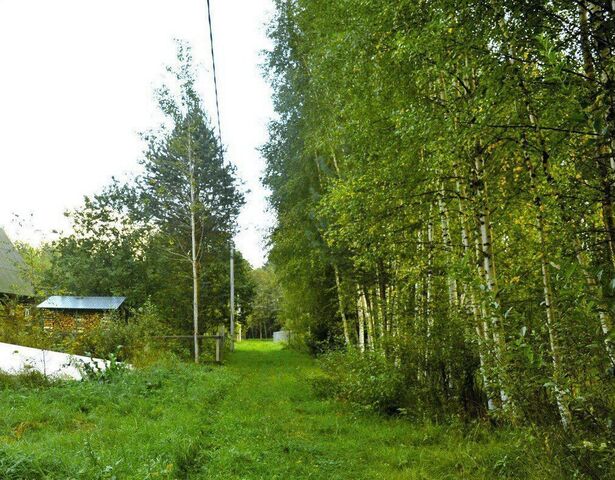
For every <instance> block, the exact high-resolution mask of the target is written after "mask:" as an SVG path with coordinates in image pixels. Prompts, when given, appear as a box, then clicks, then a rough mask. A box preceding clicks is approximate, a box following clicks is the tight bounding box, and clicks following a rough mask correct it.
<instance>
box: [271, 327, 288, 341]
mask: <svg viewBox="0 0 615 480" xmlns="http://www.w3.org/2000/svg"><path fill="white" fill-rule="evenodd" d="M273 341H274V342H275V343H288V342H290V331H289V330H280V331H279V332H273Z"/></svg>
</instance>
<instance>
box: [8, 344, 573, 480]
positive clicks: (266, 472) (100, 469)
mask: <svg viewBox="0 0 615 480" xmlns="http://www.w3.org/2000/svg"><path fill="white" fill-rule="evenodd" d="M317 373H318V372H317V367H316V364H315V362H313V361H312V360H311V359H309V358H308V357H306V356H304V355H302V354H299V353H296V352H293V351H290V350H287V349H283V348H282V347H280V346H279V345H276V344H273V343H269V342H243V343H241V344H239V345H238V348H237V352H236V353H235V354H233V355H232V356H231V357H230V359H229V361H228V362H227V365H226V366H224V367H204V366H201V367H196V366H193V365H188V364H166V365H158V366H155V367H152V368H148V369H144V370H139V371H135V372H130V373H128V374H125V375H123V376H121V377H120V378H118V379H115V380H114V381H112V382H110V383H95V382H84V383H69V384H65V383H62V384H53V385H42V386H40V387H36V386H33V384H32V382H29V383H27V384H26V385H23V386H20V385H19V384H18V383H16V382H9V385H8V386H6V387H5V388H4V389H3V390H1V391H0V478H2V479H39V478H40V479H46V478H49V479H65V478H67V479H68V478H75V479H112V478H116V479H149V478H152V479H153V478H157V479H183V478H191V479H192V478H194V479H227V480H230V479H323V480H325V479H326V480H334V479H352V480H354V479H387V480H394V479H417V480H418V479H472V480H474V479H494V478H519V479H538V478H541V479H546V478H564V477H561V476H552V475H551V476H550V474H549V473H548V472H546V471H543V470H542V469H541V468H540V464H539V463H534V462H533V461H532V458H533V457H532V456H528V452H529V451H530V448H528V444H527V443H526V442H527V439H528V437H527V435H526V434H523V433H522V432H519V431H505V430H490V429H489V428H487V427H485V426H480V427H470V428H463V427H461V426H437V425H416V424H413V423H410V422H408V421H406V420H404V419H385V418H382V417H377V416H374V415H370V414H366V413H357V414H354V413H353V409H352V408H351V406H349V405H344V404H340V403H338V402H334V401H329V400H323V399H320V398H317V397H316V396H315V395H314V393H313V391H312V389H311V387H310V382H309V379H310V378H311V377H313V376H315V375H317Z"/></svg>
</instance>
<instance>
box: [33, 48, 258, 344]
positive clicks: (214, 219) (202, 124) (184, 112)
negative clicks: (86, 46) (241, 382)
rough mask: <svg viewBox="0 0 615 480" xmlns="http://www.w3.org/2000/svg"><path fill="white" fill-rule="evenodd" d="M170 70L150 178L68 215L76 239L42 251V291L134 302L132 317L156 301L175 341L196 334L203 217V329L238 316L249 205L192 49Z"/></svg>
mask: <svg viewBox="0 0 615 480" xmlns="http://www.w3.org/2000/svg"><path fill="white" fill-rule="evenodd" d="M168 71H169V74H170V76H171V82H170V84H169V85H165V86H163V87H161V88H160V89H158V90H157V101H158V105H159V108H160V110H161V112H162V113H163V114H164V116H165V118H166V122H165V123H164V125H163V126H162V127H161V128H160V129H159V130H152V131H149V132H146V133H145V134H143V139H144V141H145V142H146V149H145V151H144V153H143V158H142V160H141V165H142V173H141V174H140V175H138V176H136V177H135V178H132V179H130V180H129V181H127V182H126V183H121V182H119V181H117V180H114V181H113V182H112V183H111V184H110V185H108V186H107V187H106V188H105V189H103V191H102V192H100V193H99V194H97V195H94V196H92V197H86V198H85V200H84V204H83V206H82V207H80V208H78V209H76V210H74V211H71V212H68V213H67V215H68V217H69V218H70V220H71V222H72V229H71V233H69V234H67V235H64V236H62V237H61V238H60V239H59V240H57V241H55V242H53V243H52V244H50V245H45V246H43V247H42V249H41V250H40V256H43V255H44V257H45V258H46V259H48V260H47V261H48V264H49V265H47V268H44V269H43V271H42V272H41V273H40V274H39V276H40V277H41V284H42V286H41V288H40V290H42V292H49V293H54V294H71V295H120V296H126V297H127V301H126V304H127V305H128V306H129V307H132V308H140V307H141V306H143V305H145V304H146V303H147V302H150V303H152V304H153V305H155V307H156V308H157V310H158V311H159V312H160V315H161V317H162V318H164V321H165V323H167V325H168V327H169V328H170V329H172V330H173V332H174V333H175V334H182V333H188V332H190V331H191V325H192V322H191V320H190V319H191V318H192V295H191V294H190V292H191V291H192V288H193V285H192V258H191V255H190V252H191V247H192V235H191V227H190V225H191V220H190V219H191V216H192V215H194V217H195V248H196V252H195V253H196V259H195V261H196V264H197V265H196V267H197V268H196V269H197V277H198V278H197V285H198V290H199V296H198V299H199V314H200V317H201V319H202V321H201V322H200V328H201V331H202V332H206V331H211V330H212V329H214V328H215V327H216V326H217V325H218V324H219V323H221V322H222V321H224V320H225V319H227V318H228V317H229V312H228V308H229V306H228V272H229V267H228V255H229V244H230V241H231V239H232V236H233V233H234V231H235V228H236V219H237V215H238V214H239V211H240V209H241V207H242V205H243V204H244V196H243V193H242V191H241V186H240V184H239V181H238V180H237V176H236V171H235V168H234V167H233V166H232V165H231V164H229V163H228V162H224V159H223V155H222V152H223V147H222V145H221V144H220V143H219V140H218V138H217V136H216V134H215V132H214V131H213V129H212V127H211V126H210V122H209V118H208V117H207V114H206V112H205V110H204V107H203V105H202V101H201V98H200V96H199V94H198V92H197V90H196V88H195V86H194V83H195V81H196V71H195V68H194V66H193V65H192V57H191V52H190V48H189V47H188V46H186V45H184V44H182V43H180V44H179V45H178V65H177V66H174V67H172V68H171V67H170V68H169V69H168ZM191 190H193V193H194V198H191V195H190V191H191ZM30 257H32V258H35V256H30ZM40 263H41V262H37V265H38V264H40ZM235 263H236V292H237V298H236V304H237V307H238V312H240V314H239V316H238V317H239V318H238V320H240V321H241V320H243V319H244V316H245V315H247V314H248V313H249V312H250V302H251V297H252V295H253V292H252V283H251V280H250V278H249V272H250V270H251V267H250V265H249V263H248V262H247V261H246V260H245V259H244V258H243V257H242V256H241V254H240V253H239V252H237V253H236V256H235ZM33 268H34V265H33ZM112 334H113V332H112Z"/></svg>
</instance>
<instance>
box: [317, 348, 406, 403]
mask: <svg viewBox="0 0 615 480" xmlns="http://www.w3.org/2000/svg"><path fill="white" fill-rule="evenodd" d="M321 365H322V368H323V370H324V372H325V374H326V376H325V377H318V378H316V379H314V380H313V386H314V388H315V390H316V392H317V394H319V395H321V396H325V395H329V396H334V397H336V398H339V399H342V400H346V401H349V402H351V403H353V404H355V405H357V406H360V407H362V408H365V409H368V410H373V411H377V412H381V413H389V414H393V413H400V412H401V411H402V410H401V409H402V407H403V406H404V396H405V392H404V390H405V388H404V379H403V375H402V374H401V373H400V372H399V370H398V369H397V368H395V366H394V365H393V364H392V363H391V362H389V361H388V360H387V359H386V358H385V357H384V355H382V354H380V353H375V352H365V353H363V354H360V353H359V352H358V351H356V350H349V351H347V352H342V351H335V352H331V353H328V354H326V355H324V356H322V357H321Z"/></svg>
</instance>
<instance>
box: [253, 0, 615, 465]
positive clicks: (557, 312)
mask: <svg viewBox="0 0 615 480" xmlns="http://www.w3.org/2000/svg"><path fill="white" fill-rule="evenodd" d="M276 7H277V10H276V15H275V18H274V20H273V21H272V23H271V25H270V30H269V33H270V37H271V39H272V41H273V48H272V50H271V51H270V52H269V55H268V57H267V64H266V71H267V75H268V78H269V79H270V82H271V84H272V86H273V89H274V92H275V107H276V111H277V118H276V120H275V121H273V122H272V123H271V124H270V140H269V142H268V143H267V145H265V146H264V148H263V152H264V155H265V157H266V159H267V171H266V174H265V179H264V180H265V183H266V185H267V186H268V187H269V188H270V189H271V191H272V197H271V205H272V208H273V209H274V211H275V212H276V214H277V220H278V225H277V227H276V228H275V230H274V232H273V234H272V238H271V243H272V251H271V261H272V263H273V264H274V266H275V270H276V274H277V275H278V277H279V280H280V283H281V285H282V286H283V295H282V298H281V306H280V308H281V315H282V317H283V318H284V319H285V320H286V321H287V323H288V324H289V325H290V326H291V328H292V329H293V330H295V331H296V332H298V333H301V334H302V336H303V338H304V339H305V341H306V343H307V344H308V345H309V346H310V347H311V348H312V350H314V351H319V352H322V351H328V350H331V349H333V350H340V349H342V350H347V351H348V352H349V353H347V354H344V355H339V356H337V357H336V361H335V362H333V363H334V364H333V365H331V371H332V372H334V373H335V375H337V376H338V377H339V379H341V380H339V381H340V382H342V383H343V385H342V386H339V387H338V388H340V391H341V392H342V393H343V395H345V396H346V397H347V398H350V399H355V400H357V401H359V402H360V403H361V402H362V403H364V404H366V403H367V404H370V405H373V406H377V407H379V408H382V409H385V410H387V411H389V410H392V411H405V412H407V411H408V410H410V411H411V412H412V413H413V414H414V415H418V416H421V415H425V416H427V417H429V418H440V417H443V418H446V417H448V416H451V415H453V416H459V415H460V416H462V417H464V418H475V417H477V416H487V417H489V418H491V419H493V421H494V422H498V423H506V424H518V425H521V424H542V425H547V426H551V427H553V428H555V429H556V430H557V429H559V430H560V431H562V432H563V431H566V432H567V436H568V437H567V438H576V440H578V443H576V444H575V443H574V442H575V441H576V440H572V441H571V442H570V444H569V446H570V445H573V446H572V447H571V450H574V449H575V448H576V447H577V446H579V445H581V447H579V448H580V450H583V451H584V452H585V453H587V455H590V456H591V455H594V454H595V455H596V457H597V458H599V459H600V461H604V463H602V467H595V468H596V469H597V470H595V471H594V470H592V471H594V473H595V472H601V471H602V470H600V468H607V465H609V464H610V461H611V460H612V452H613V446H614V445H615V444H614V440H615V434H614V430H613V419H614V417H613V415H614V410H613V408H614V406H615V405H614V403H613V401H614V398H615V396H614V385H615V378H614V366H615V334H614V333H613V330H612V329H613V325H614V317H615V309H614V307H615V305H614V300H615V218H614V213H613V203H614V198H613V196H614V194H615V190H614V189H615V183H614V182H615V87H614V85H615V83H614V82H615V57H614V56H613V54H614V53H615V52H614V49H615V14H614V5H613V4H612V3H611V2H610V1H602V2H600V1H595V2H590V1H585V0H580V1H559V0H555V1H541V0H536V1H534V0H528V1H522V2H502V1H500V2H498V1H488V2H471V1H470V2H461V3H460V2H449V1H439V0H436V1H415V0H401V1H396V2H382V1H380V0H362V1H358V0H339V1H335V2H331V1H326V0H310V1H304V0H277V1H276ZM344 347H345V348H344ZM344 382H345V383H344ZM575 435H577V436H575ZM586 438H587V439H588V440H587V441H585V443H583V442H581V439H586ZM589 439H590V440H591V441H590V440H589ZM596 439H598V440H596ZM594 440H595V441H594ZM574 451H575V452H576V453H575V455H577V457H578V458H581V457H583V455H584V454H585V453H583V452H581V453H579V451H578V450H574ZM588 452H589V453H588ZM609 452H611V453H609ZM610 455H611V456H610ZM609 458H610V460H609ZM598 463H600V462H598ZM592 468H594V467H592ZM608 468H610V467H608ZM590 470H591V469H590ZM602 472H603V471H602ZM603 473H604V472H603Z"/></svg>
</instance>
